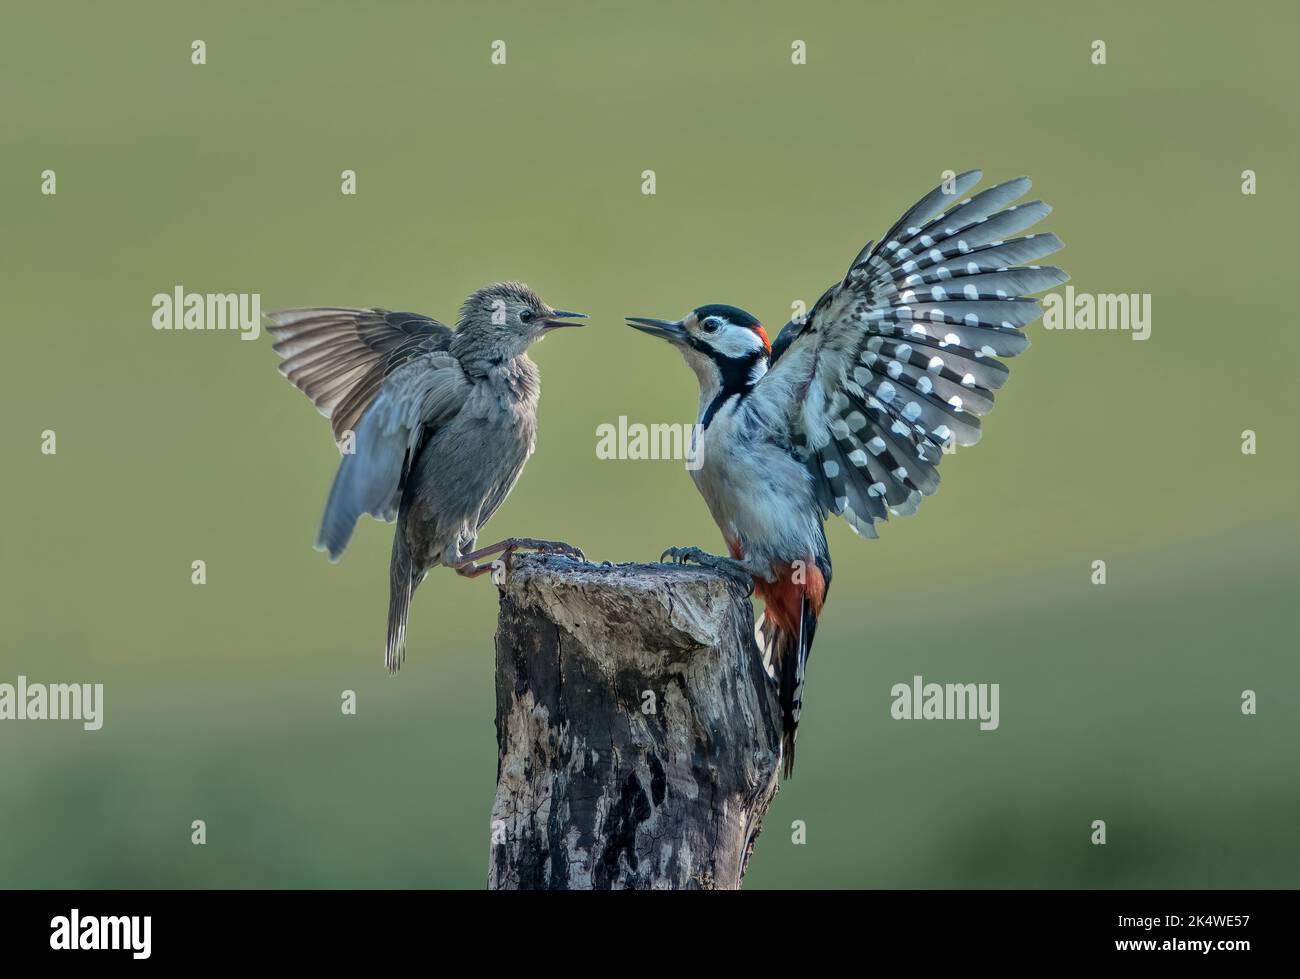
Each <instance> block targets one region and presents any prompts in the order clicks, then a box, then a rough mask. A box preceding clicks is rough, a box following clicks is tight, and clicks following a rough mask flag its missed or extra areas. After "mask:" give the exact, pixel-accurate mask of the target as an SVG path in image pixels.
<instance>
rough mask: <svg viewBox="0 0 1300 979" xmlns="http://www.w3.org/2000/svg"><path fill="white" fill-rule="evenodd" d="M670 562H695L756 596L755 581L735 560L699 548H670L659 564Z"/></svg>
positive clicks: (660, 556)
mask: <svg viewBox="0 0 1300 979" xmlns="http://www.w3.org/2000/svg"><path fill="white" fill-rule="evenodd" d="M670 561H671V562H672V563H673V564H685V563H686V562H688V561H693V562H694V563H696V564H698V565H699V566H700V567H702V568H708V569H709V570H710V571H717V572H718V573H719V574H722V575H726V576H727V577H728V578H730V579H731V580H732V581H734V582H736V583H737V584H739V585H742V586H743V587H744V589H745V592H746V594H748V595H753V594H754V579H753V578H752V577H751V576H750V574H749V572H748V571H746V570H745V566H744V565H743V564H741V563H740V562H739V561H737V560H735V559H734V558H729V557H722V556H721V555H718V554H710V553H709V552H708V551H703V550H700V548H698V547H670V548H668V550H666V551H664V552H663V553H662V554H660V555H659V563H660V564H666V563H668V562H670Z"/></svg>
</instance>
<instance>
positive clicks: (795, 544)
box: [691, 394, 821, 580]
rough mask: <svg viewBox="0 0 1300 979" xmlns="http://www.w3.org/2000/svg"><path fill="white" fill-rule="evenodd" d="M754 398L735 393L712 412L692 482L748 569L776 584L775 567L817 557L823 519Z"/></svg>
mask: <svg viewBox="0 0 1300 979" xmlns="http://www.w3.org/2000/svg"><path fill="white" fill-rule="evenodd" d="M754 398H755V395H753V394H751V395H749V396H748V397H741V396H740V395H732V396H731V397H730V398H729V399H728V400H727V402H726V403H724V404H723V406H722V407H721V408H719V409H718V410H717V412H715V413H714V415H713V418H712V420H711V421H710V423H709V427H708V428H707V429H705V430H704V431H703V432H702V433H700V434H699V435H698V437H699V438H702V439H703V451H702V452H699V449H698V448H697V450H696V451H697V453H699V454H697V456H696V458H698V459H700V462H701V464H700V466H699V468H698V469H694V470H692V471H691V477H692V478H693V479H694V480H695V486H696V488H697V489H699V491H700V494H701V495H702V496H703V497H704V501H705V502H706V503H707V504H708V506H709V511H710V512H711V513H712V514H713V519H714V520H715V521H716V522H717V524H718V527H719V529H721V531H722V533H723V536H724V537H726V538H727V541H728V542H729V543H732V544H735V545H736V546H738V547H739V548H740V550H741V552H742V554H743V560H744V562H745V564H746V565H747V566H748V568H749V570H750V571H751V572H752V573H754V574H757V575H762V576H763V577H768V578H769V580H770V575H771V567H772V565H773V564H776V563H788V562H790V561H793V560H800V559H806V558H807V557H809V556H810V555H813V554H815V553H816V548H817V543H818V541H819V540H820V538H821V520H820V517H819V515H818V511H817V505H816V500H815V496H814V487H813V483H812V479H811V477H810V475H809V473H808V470H807V469H806V468H805V467H804V465H803V464H802V463H801V462H800V461H799V460H797V459H796V458H794V456H792V455H791V454H790V452H789V450H788V449H787V448H786V445H787V444H788V439H787V438H785V435H784V433H782V432H780V431H774V430H773V428H772V427H771V425H770V423H769V422H768V421H767V419H765V418H764V413H763V412H762V411H760V410H758V409H759V408H760V407H761V405H760V404H759V403H757V402H754V401H753V399H754ZM697 431H698V430H697Z"/></svg>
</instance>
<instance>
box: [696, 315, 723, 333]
mask: <svg viewBox="0 0 1300 979" xmlns="http://www.w3.org/2000/svg"><path fill="white" fill-rule="evenodd" d="M720 326H722V320H720V319H718V318H717V317H716V316H706V317H705V318H704V322H703V323H701V324H700V329H701V330H703V331H704V332H705V333H717V332H718V328H719V327H720Z"/></svg>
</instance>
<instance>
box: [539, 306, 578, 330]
mask: <svg viewBox="0 0 1300 979" xmlns="http://www.w3.org/2000/svg"><path fill="white" fill-rule="evenodd" d="M586 318H587V314H586V313H569V312H566V311H564V310H563V309H557V310H555V311H554V312H552V313H551V315H550V316H548V317H546V324H545V329H548V330H558V329H559V328H560V327H562V326H584V325H585V324H583V323H566V322H564V321H565V320H572V319H579V320H585V319H586Z"/></svg>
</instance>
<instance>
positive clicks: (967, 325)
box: [628, 170, 1069, 777]
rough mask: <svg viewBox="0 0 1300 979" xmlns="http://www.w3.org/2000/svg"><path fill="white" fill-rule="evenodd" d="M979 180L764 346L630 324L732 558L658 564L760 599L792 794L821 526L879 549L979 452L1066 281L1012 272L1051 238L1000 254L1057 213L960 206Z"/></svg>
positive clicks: (676, 553)
mask: <svg viewBox="0 0 1300 979" xmlns="http://www.w3.org/2000/svg"><path fill="white" fill-rule="evenodd" d="M980 177H981V173H980V171H978V170H972V171H969V172H967V173H963V174H960V175H958V176H957V177H955V178H954V179H953V180H952V181H950V182H949V183H948V184H945V185H940V186H939V187H936V188H935V189H934V190H933V191H931V192H930V193H929V194H927V195H926V196H925V197H923V198H922V199H921V200H920V201H918V202H917V203H916V204H915V205H914V206H913V207H911V208H910V209H909V210H908V211H907V213H905V214H904V215H903V216H902V217H901V218H900V219H899V220H898V221H897V223H895V225H894V226H893V227H892V228H891V229H890V230H889V232H888V233H887V234H886V235H885V236H884V238H883V239H882V241H881V244H880V245H875V246H873V243H872V242H868V243H867V245H866V246H865V247H864V248H863V249H862V250H861V251H860V252H859V253H858V255H857V257H856V258H854V260H853V262H852V264H851V265H850V266H849V269H848V272H847V273H846V274H845V275H844V277H843V279H842V280H841V281H839V282H837V283H836V284H835V285H833V286H831V287H830V288H829V289H827V290H826V292H825V293H823V294H822V296H821V298H820V299H819V300H818V301H817V303H816V304H815V305H814V306H813V308H812V310H811V312H810V313H809V314H808V315H807V316H806V317H803V318H800V319H796V320H794V321H791V322H790V323H787V324H786V326H785V328H784V329H782V330H781V332H780V334H779V335H778V336H777V340H776V343H775V344H772V343H769V342H768V336H767V333H766V332H765V331H764V329H763V327H762V326H761V325H760V323H759V321H758V320H757V319H756V318H755V317H753V316H751V315H750V314H749V313H747V312H745V311H744V310H742V309H738V308H736V307H735V306H726V305H716V304H715V305H708V306H700V307H698V308H696V309H693V310H691V311H690V312H689V313H687V314H686V316H685V317H683V318H682V319H680V320H676V321H668V320H656V319H646V318H643V317H628V325H629V326H632V327H634V328H635V329H638V330H641V331H642V332H644V333H649V334H651V335H652V336H658V337H662V338H663V339H665V340H667V341H669V342H670V343H671V344H673V345H674V346H675V347H677V348H678V349H679V350H680V351H681V353H682V355H683V356H684V357H685V359H686V362H687V364H689V365H690V367H691V368H692V369H693V370H694V371H695V374H696V376H697V377H698V378H699V382H700V404H699V425H698V426H697V429H696V431H697V433H699V435H698V437H700V438H702V439H703V445H702V446H695V447H694V449H693V451H694V452H695V453H696V454H695V456H694V458H695V459H697V460H699V461H700V465H699V466H698V468H695V469H692V471H691V475H692V478H693V479H694V480H695V485H696V487H697V488H698V489H699V491H700V493H701V494H702V495H703V497H704V500H705V502H706V503H707V504H708V506H709V510H710V512H711V513H712V515H713V519H714V520H715V521H716V522H717V524H718V526H719V528H720V529H721V530H722V536H723V538H724V540H725V541H726V544H727V549H728V550H729V552H730V555H731V556H730V557H729V558H727V557H718V556H715V555H711V554H706V553H705V552H703V551H701V550H699V549H698V548H693V547H688V548H670V549H669V550H668V551H666V552H665V554H664V556H665V557H672V558H674V559H676V560H679V561H682V560H694V561H697V562H699V563H701V564H705V565H708V566H712V567H715V568H718V569H719V570H721V571H724V572H728V573H731V574H739V575H743V576H745V579H746V580H747V581H748V580H752V582H753V588H754V590H755V591H756V592H757V593H758V595H759V596H760V597H761V598H762V599H763V601H764V604H765V606H766V607H765V609H764V614H763V617H762V619H761V622H760V626H759V633H758V634H759V639H760V641H761V643H762V645H763V647H764V648H763V652H764V655H765V657H766V660H767V664H768V668H769V670H770V671H771V674H772V675H773V676H774V677H775V679H776V682H777V686H778V690H779V701H780V705H781V713H782V728H783V734H782V758H783V767H784V771H785V775H786V777H789V775H790V774H791V772H792V771H793V767H794V741H795V732H796V730H797V728H798V723H799V712H800V707H801V705H802V701H803V684H804V672H805V669H806V667H807V663H808V654H809V651H810V650H811V648H812V642H813V636H814V634H815V633H816V630H817V622H818V618H819V616H820V615H821V611H822V607H823V604H824V602H825V601H826V594H827V590H828V589H829V587H830V582H831V560H830V552H829V550H828V548H827V545H826V534H825V530H824V526H823V525H824V522H825V520H826V518H827V516H828V515H830V514H836V515H838V516H841V517H843V518H844V519H845V520H846V521H848V523H849V526H850V527H852V528H853V530H855V531H856V532H857V533H859V534H862V535H864V536H867V537H876V536H877V534H876V529H875V523H876V521H877V520H886V519H888V517H889V515H890V514H891V513H892V514H895V515H900V516H901V515H908V514H911V513H914V512H915V511H916V509H917V506H918V505H919V503H920V501H921V497H922V496H928V495H930V494H932V493H934V492H935V490H936V489H938V486H939V474H938V472H937V471H936V468H935V467H936V466H937V465H938V463H939V460H940V458H941V457H942V454H943V451H944V450H945V449H947V448H949V447H951V446H952V445H954V444H955V445H973V444H974V443H975V442H977V441H978V440H979V436H980V417H979V416H981V415H984V414H986V413H987V412H988V411H989V410H990V409H991V408H992V407H993V392H994V391H995V390H997V389H998V388H1000V387H1001V386H1002V384H1003V382H1004V381H1005V380H1006V377H1007V368H1006V367H1005V366H1004V365H1003V364H1002V363H1001V362H1000V361H999V360H998V359H997V358H999V357H1013V356H1015V355H1016V354H1018V353H1020V352H1021V351H1023V350H1024V349H1025V348H1026V347H1028V346H1029V341H1028V339H1026V337H1025V334H1024V333H1023V332H1022V330H1021V328H1022V327H1024V326H1025V325H1026V324H1028V323H1030V322H1032V321H1033V320H1035V319H1037V318H1038V317H1039V316H1040V315H1041V310H1040V307H1039V302H1038V300H1037V299H1033V298H1029V296H1030V294H1032V293H1036V292H1040V291H1042V290H1044V289H1049V288H1051V287H1053V286H1056V285H1059V284H1060V283H1062V282H1065V281H1066V280H1067V279H1068V278H1069V277H1068V276H1067V275H1066V274H1065V273H1064V272H1062V271H1061V270H1060V269H1059V268H1056V267H1053V266H1039V265H1026V264H1024V263H1026V262H1032V261H1034V260H1036V259H1039V258H1042V257H1043V256H1045V255H1049V254H1051V253H1052V252H1055V251H1056V250H1057V249H1059V248H1060V247H1061V241H1060V239H1059V238H1057V237H1056V236H1055V235H1053V234H1031V235H1026V236H1023V237H1012V236H1013V235H1016V234H1018V233H1019V232H1021V231H1023V230H1024V229H1026V228H1028V227H1029V226H1030V225H1032V224H1034V223H1036V222H1037V221H1039V220H1040V219H1041V218H1043V217H1045V216H1046V215H1047V214H1048V213H1049V212H1050V210H1051V209H1050V208H1049V207H1048V206H1047V205H1046V204H1044V203H1042V202H1041V201H1034V202H1032V203H1027V204H1020V205H1015V204H1014V203H1013V202H1014V201H1016V200H1018V199H1019V198H1020V197H1022V196H1023V195H1024V194H1025V192H1026V191H1028V190H1029V186H1030V183H1029V180H1028V179H1027V178H1025V177H1020V178H1018V179H1015V180H1009V181H1007V182H1006V183H1002V184H998V185H997V186H995V187H991V188H989V189H988V190H985V191H983V192H981V193H979V194H976V195H974V196H973V197H969V198H965V199H962V200H959V201H958V200H957V198H959V197H962V196H963V195H965V193H966V192H967V191H968V190H970V189H971V188H972V187H974V185H975V184H977V183H978V182H979V180H980ZM949 205H951V206H949ZM945 208H947V210H946V211H945V210H944V209H945ZM941 212H942V213H941Z"/></svg>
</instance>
